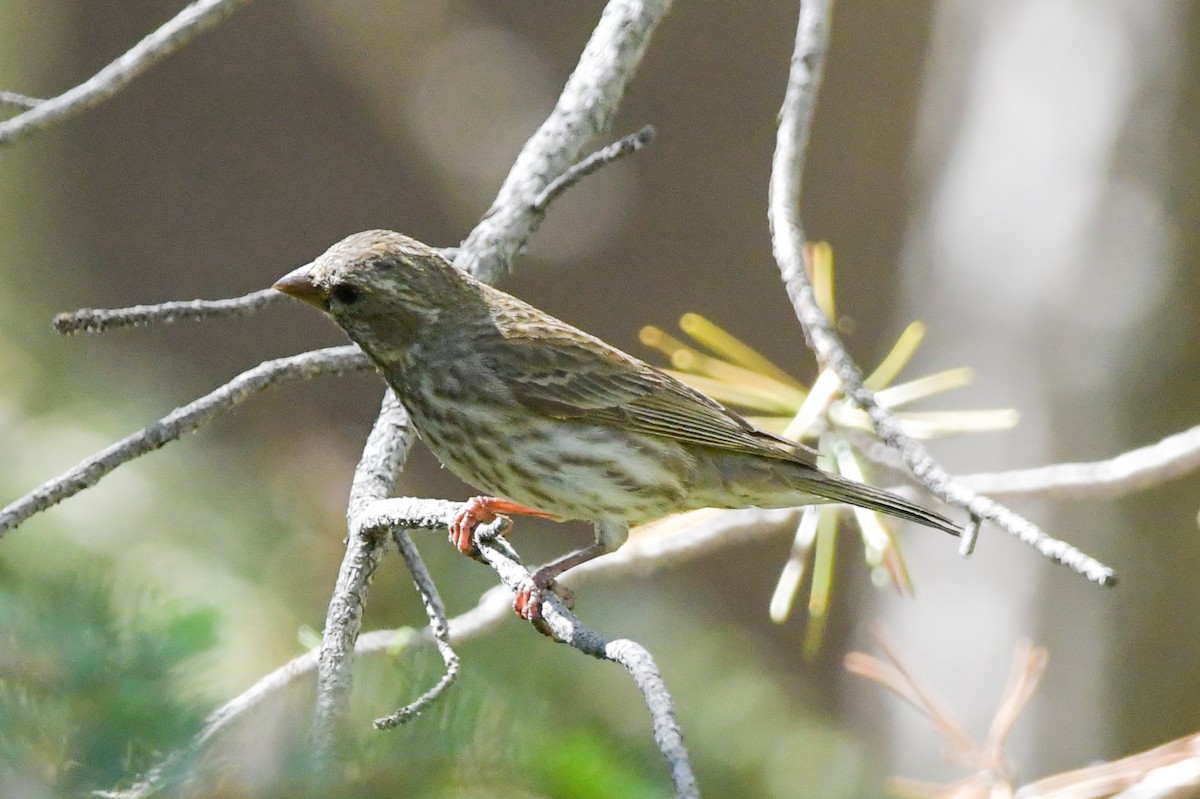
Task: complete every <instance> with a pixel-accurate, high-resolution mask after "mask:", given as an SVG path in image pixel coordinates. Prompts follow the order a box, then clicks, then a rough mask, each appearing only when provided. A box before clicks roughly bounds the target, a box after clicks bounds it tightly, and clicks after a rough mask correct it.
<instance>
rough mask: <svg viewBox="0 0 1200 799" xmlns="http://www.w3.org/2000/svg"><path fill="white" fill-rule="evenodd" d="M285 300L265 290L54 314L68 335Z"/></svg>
mask: <svg viewBox="0 0 1200 799" xmlns="http://www.w3.org/2000/svg"><path fill="white" fill-rule="evenodd" d="M284 299H286V297H284V296H283V295H282V294H280V293H279V292H278V291H275V290H274V289H263V290H261V291H254V292H251V293H250V294H246V295H244V296H242V297H232V298H230V299H226V300H183V301H177V302H163V303H159V304H157V305H134V306H132V307H129V308H112V309H104V308H81V309H79V310H78V311H71V312H70V313H60V314H59V315H58V316H56V317H54V329H55V330H57V331H58V332H59V333H62V334H64V335H71V334H74V333H103V332H104V331H106V330H114V329H116V328H121V327H141V326H143V325H149V324H163V325H169V324H172V323H174V322H182V321H195V320H200V319H223V318H231V317H240V316H249V315H250V314H252V313H254V312H255V311H257V310H259V309H260V308H264V307H266V306H267V305H271V304H273V303H275V302H277V301H280V300H284Z"/></svg>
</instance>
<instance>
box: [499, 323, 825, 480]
mask: <svg viewBox="0 0 1200 799" xmlns="http://www.w3.org/2000/svg"><path fill="white" fill-rule="evenodd" d="M554 321H555V322H557V320H554ZM558 324H560V325H562V327H561V328H560V327H558V326H557V325H546V324H544V323H542V322H541V320H539V323H534V324H528V325H518V326H517V328H518V329H513V328H512V327H509V328H508V329H506V330H504V332H505V336H504V337H503V338H501V337H496V338H494V339H492V340H491V341H490V342H489V343H488V345H487V346H486V350H491V351H490V352H485V353H484V354H485V355H490V356H492V357H493V358H494V360H493V364H494V365H495V366H496V368H495V370H494V371H495V374H496V376H497V377H498V378H499V379H501V380H502V381H504V382H505V384H506V385H507V386H508V388H509V389H510V390H511V391H512V393H513V396H514V397H515V398H516V399H517V401H518V402H520V403H521V404H522V405H524V406H526V407H527V408H529V409H531V410H533V411H536V412H537V413H540V414H544V415H546V416H550V417H553V418H557V419H577V420H579V421H583V422H591V423H594V424H603V425H609V426H612V427H618V428H622V429H626V430H630V431H633V432H638V433H643V434H647V435H654V436H661V437H663V438H669V439H675V440H677V441H681V442H686V443H690V444H701V445H704V446H709V447H716V448H718V449H726V450H733V451H735V452H743V453H746V454H752V455H759V456H765V457H770V458H778V459H780V460H789V461H798V462H801V463H805V464H808V465H810V466H813V465H815V464H816V453H815V452H813V451H812V450H810V449H808V448H807V447H804V446H803V445H800V444H797V443H795V442H793V441H788V440H787V439H784V438H780V437H779V436H775V435H773V434H771V433H767V432H765V431H762V430H759V429H758V428H756V427H754V426H753V425H751V424H750V423H749V422H747V421H746V420H745V419H743V418H742V417H740V416H738V415H737V414H735V413H734V412H733V411H730V410H729V409H728V408H726V407H725V406H724V405H721V404H720V403H718V402H716V401H715V400H712V399H710V398H709V397H706V396H705V395H703V394H701V393H700V392H698V391H696V390H694V389H692V388H690V387H688V386H686V385H684V384H683V383H681V382H679V381H678V380H676V379H675V378H673V377H671V376H670V375H668V374H667V373H665V372H663V371H661V370H659V369H656V368H654V367H653V366H651V365H650V364H647V363H645V362H643V361H640V360H638V359H636V358H634V357H632V356H630V355H626V354H625V353H623V352H621V351H620V350H617V349H615V348H614V347H611V346H609V345H608V344H605V343H604V342H603V341H600V340H599V339H597V338H594V337H592V336H589V335H587V334H586V333H583V332H581V331H577V330H575V329H574V328H569V327H567V326H566V325H565V323H558ZM504 363H509V364H511V363H520V364H521V368H520V369H519V370H517V369H512V368H504V367H503V366H502V364H504Z"/></svg>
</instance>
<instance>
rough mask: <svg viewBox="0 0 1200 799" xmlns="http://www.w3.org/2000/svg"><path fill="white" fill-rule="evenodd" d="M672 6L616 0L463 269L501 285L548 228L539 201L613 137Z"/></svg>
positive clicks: (659, 0)
mask: <svg viewBox="0 0 1200 799" xmlns="http://www.w3.org/2000/svg"><path fill="white" fill-rule="evenodd" d="M670 7H671V2H670V0H610V1H609V3H608V5H606V6H605V7H604V13H603V14H602V15H601V17H600V21H599V23H598V24H597V25H596V29H595V30H594V31H593V32H592V36H591V39H589V40H588V43H587V46H586V47H585V48H584V49H583V53H582V55H580V57H579V64H578V65H577V66H576V67H575V71H574V72H572V73H571V77H570V78H568V79H567V83H566V85H565V86H564V87H563V91H562V94H561V95H559V98H558V102H557V104H555V106H554V110H553V111H551V112H550V116H548V117H547V118H546V121H545V122H543V123H542V125H541V127H540V128H538V130H537V132H536V133H534V134H533V136H531V137H530V139H529V141H527V142H526V143H525V146H524V148H522V150H521V154H520V155H518V156H517V160H516V162H515V163H514V164H513V168H512V169H511V170H510V171H509V173H508V177H507V178H506V179H505V181H504V185H503V186H501V187H500V192H499V193H498V194H497V195H496V199H495V200H494V201H493V202H492V207H491V208H490V209H488V212H487V213H486V214H485V215H484V217H483V221H481V222H480V223H479V224H478V225H477V226H476V227H475V229H474V230H473V231H471V235H469V236H468V237H467V239H466V241H464V242H463V245H462V251H461V253H460V254H459V257H458V258H457V259H456V260H455V265H456V266H458V267H459V268H461V269H463V270H465V271H466V272H468V273H470V274H472V275H474V276H475V277H477V278H479V279H480V280H483V281H484V282H488V283H494V282H495V281H496V280H497V279H499V278H500V277H502V276H503V275H504V274H506V273H507V272H508V270H509V268H510V267H511V264H512V260H513V257H514V256H515V255H516V254H517V253H518V252H519V251H520V249H521V248H522V247H523V246H524V245H525V242H526V241H527V240H528V239H529V236H530V234H532V233H533V231H534V230H536V229H537V226H538V224H539V223H540V222H541V214H539V213H538V211H537V210H535V204H536V201H537V199H538V197H539V196H540V195H541V193H542V192H543V191H544V190H545V188H546V187H547V186H548V185H550V183H551V182H553V181H554V180H555V179H556V178H558V176H559V175H561V174H563V172H565V171H566V170H567V169H568V168H569V167H570V166H571V165H572V164H574V163H575V162H577V161H578V160H579V158H580V156H581V155H582V154H583V151H584V149H585V148H586V147H587V146H588V145H589V144H590V143H591V142H592V141H593V140H594V139H595V138H596V137H597V136H598V135H600V134H601V133H604V132H605V131H607V130H608V128H609V126H610V125H611V124H612V120H613V117H614V116H616V113H617V107H618V106H619V105H620V102H621V97H622V96H623V95H624V94H625V86H626V85H627V84H628V83H629V81H630V79H632V77H633V73H634V71H635V70H636V69H637V65H638V64H639V63H640V62H641V60H642V55H643V54H644V53H645V51H646V46H647V44H648V43H649V40H650V35H651V34H652V33H653V32H654V29H655V28H656V27H657V26H658V23H659V22H660V21H661V20H662V18H663V17H664V16H666V14H667V11H669V10H670Z"/></svg>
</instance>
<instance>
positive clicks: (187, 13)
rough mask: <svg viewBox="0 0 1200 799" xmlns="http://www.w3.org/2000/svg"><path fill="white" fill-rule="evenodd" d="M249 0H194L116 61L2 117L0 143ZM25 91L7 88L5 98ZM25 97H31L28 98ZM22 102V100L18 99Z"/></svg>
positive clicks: (134, 71)
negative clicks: (12, 91) (55, 93)
mask: <svg viewBox="0 0 1200 799" xmlns="http://www.w3.org/2000/svg"><path fill="white" fill-rule="evenodd" d="M245 2H246V0H195V2H193V3H192V4H190V5H188V6H187V7H186V8H184V9H183V10H182V11H180V12H179V13H178V14H176V15H175V16H174V17H172V18H171V19H170V20H168V21H167V22H166V23H164V24H163V25H162V26H161V27H159V28H158V29H157V30H156V31H154V32H153V33H151V34H150V35H149V36H147V37H146V38H144V39H142V40H141V41H140V42H138V43H137V44H135V45H134V46H133V47H131V48H130V49H129V50H128V51H127V52H126V53H125V54H123V55H122V56H121V57H120V58H118V59H117V60H116V61H113V62H112V63H111V64H109V65H108V66H106V67H104V68H103V69H101V70H100V71H99V72H97V73H96V74H95V75H93V76H92V77H90V78H88V79H87V80H86V81H84V82H83V83H81V84H79V85H78V86H75V87H73V88H71V89H68V90H67V91H65V92H63V93H62V94H60V95H58V96H57V97H51V98H50V99H48V100H42V101H40V102H37V103H36V104H34V105H33V106H32V107H31V108H30V109H29V110H28V111H25V112H23V113H20V114H17V115H16V116H15V117H13V118H12V119H8V120H5V121H4V122H0V145H4V144H9V143H11V142H13V141H16V140H17V139H19V138H20V137H21V136H24V135H26V134H28V133H32V132H33V131H35V130H39V129H41V128H47V127H50V126H51V125H53V124H54V123H56V122H61V121H62V120H64V119H67V118H69V117H72V116H74V115H75V114H78V113H79V112H80V111H83V110H84V109H87V108H91V107H92V106H95V105H99V104H100V103H102V102H104V101H105V100H107V99H108V98H109V97H112V96H113V95H114V94H116V93H117V92H119V91H120V90H121V89H123V88H125V86H126V84H128V83H129V82H130V81H131V80H133V79H134V78H136V77H137V76H138V75H140V74H142V73H143V72H145V71H146V70H147V69H149V68H150V67H151V66H153V65H154V64H155V63H157V62H158V61H160V60H161V59H163V58H165V57H166V56H168V55H170V54H171V53H173V52H175V51H176V50H178V49H179V48H180V47H182V46H183V45H184V44H185V43H186V42H187V41H188V40H189V39H191V38H192V37H193V36H195V35H196V34H198V33H200V32H201V31H205V30H207V29H209V28H211V27H212V26H214V25H216V24H217V23H218V22H220V21H221V20H222V19H224V18H225V17H227V16H228V15H229V14H231V13H232V12H233V11H234V9H236V8H237V7H238V6H240V5H242V4H243V3H245ZM19 97H22V96H21V95H15V94H9V95H8V96H7V97H6V101H8V102H13V100H12V99H11V98H19ZM24 99H27V100H30V99H33V98H24ZM17 104H18V105H20V104H23V103H19V102H18V103H17Z"/></svg>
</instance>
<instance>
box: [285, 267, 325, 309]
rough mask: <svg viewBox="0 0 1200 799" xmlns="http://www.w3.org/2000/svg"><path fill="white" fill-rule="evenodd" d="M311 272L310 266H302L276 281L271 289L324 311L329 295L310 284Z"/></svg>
mask: <svg viewBox="0 0 1200 799" xmlns="http://www.w3.org/2000/svg"><path fill="white" fill-rule="evenodd" d="M311 271H312V264H307V265H305V266H302V267H300V268H299V269H296V270H294V271H291V272H288V273H287V274H286V275H284V276H283V277H281V278H279V279H278V280H276V281H275V285H273V286H271V288H273V289H275V290H276V291H282V292H283V293H284V294H286V295H288V296H289V297H295V298H296V299H298V300H303V301H304V302H307V303H308V304H309V305H315V306H317V307H318V308H320V309H321V310H325V308H326V305H327V303H328V302H329V295H328V294H326V293H325V292H324V291H322V290H321V289H319V288H317V286H316V285H315V284H314V283H313V282H312V277H311V275H310V272H311Z"/></svg>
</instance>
